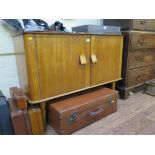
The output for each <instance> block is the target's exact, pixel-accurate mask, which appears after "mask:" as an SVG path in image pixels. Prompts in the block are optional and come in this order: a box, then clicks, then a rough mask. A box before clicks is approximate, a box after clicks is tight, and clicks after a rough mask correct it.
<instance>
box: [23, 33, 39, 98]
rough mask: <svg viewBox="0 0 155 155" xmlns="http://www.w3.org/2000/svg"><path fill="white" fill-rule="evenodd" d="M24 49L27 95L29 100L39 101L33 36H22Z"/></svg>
mask: <svg viewBox="0 0 155 155" xmlns="http://www.w3.org/2000/svg"><path fill="white" fill-rule="evenodd" d="M24 47H25V56H26V64H27V72H28V83H29V90H28V95H29V98H30V99H31V100H33V101H34V100H39V99H40V87H39V77H38V65H37V56H36V49H35V40H34V35H33V34H25V35H24Z"/></svg>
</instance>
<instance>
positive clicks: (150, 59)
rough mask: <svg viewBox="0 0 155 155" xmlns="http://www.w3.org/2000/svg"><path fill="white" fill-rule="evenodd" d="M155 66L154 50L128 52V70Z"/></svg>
mask: <svg viewBox="0 0 155 155" xmlns="http://www.w3.org/2000/svg"><path fill="white" fill-rule="evenodd" d="M152 64H155V49H148V50H135V51H130V52H129V69H134V68H139V67H144V66H147V65H152Z"/></svg>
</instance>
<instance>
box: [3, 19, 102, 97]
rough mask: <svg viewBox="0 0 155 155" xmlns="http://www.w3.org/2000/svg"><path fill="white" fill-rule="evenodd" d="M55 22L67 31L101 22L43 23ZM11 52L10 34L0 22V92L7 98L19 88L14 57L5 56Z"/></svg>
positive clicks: (82, 20)
mask: <svg viewBox="0 0 155 155" xmlns="http://www.w3.org/2000/svg"><path fill="white" fill-rule="evenodd" d="M56 20H59V21H60V22H62V23H63V24H64V26H65V27H66V28H67V29H68V30H69V31H71V27H74V26H79V25H85V24H94V25H95V24H96V25H100V24H102V20H99V19H76V20H75V19H73V20H72V19H68V20H60V19H55V20H45V21H47V22H48V23H49V24H50V25H51V24H52V23H54V21H56ZM13 52H14V46H13V39H12V35H11V32H10V31H8V29H6V27H5V26H3V22H2V21H1V20H0V90H2V91H3V93H4V95H6V96H7V97H9V88H10V87H12V86H19V80H18V73H17V67H16V59H15V55H7V53H13ZM2 53H3V55H2Z"/></svg>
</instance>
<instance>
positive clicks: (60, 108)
mask: <svg viewBox="0 0 155 155" xmlns="http://www.w3.org/2000/svg"><path fill="white" fill-rule="evenodd" d="M116 110H117V92H116V91H115V90H111V89H108V88H104V89H101V90H97V91H95V92H91V93H87V94H84V95H81V96H77V97H73V98H70V99H66V100H63V101H59V102H56V103H54V104H50V105H49V109H48V111H49V113H48V121H49V123H50V124H51V126H52V127H53V128H54V129H55V130H56V131H57V132H58V133H59V134H70V133H72V132H74V131H76V130H78V129H80V128H82V127H84V126H86V125H88V124H91V123H93V122H95V121H97V120H99V119H101V118H103V117H104V116H106V115H108V114H111V113H113V112H115V111H116Z"/></svg>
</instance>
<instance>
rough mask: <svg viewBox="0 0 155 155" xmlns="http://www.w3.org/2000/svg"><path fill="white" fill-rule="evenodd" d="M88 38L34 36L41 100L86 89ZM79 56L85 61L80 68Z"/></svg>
mask: <svg viewBox="0 0 155 155" xmlns="http://www.w3.org/2000/svg"><path fill="white" fill-rule="evenodd" d="M87 39H90V36H89V35H76V36H74V35H48V34H35V41H36V51H37V60H38V72H39V81H40V92H41V98H47V97H49V96H56V95H60V94H64V93H67V92H71V91H74V90H78V89H81V88H85V87H89V86H90V61H89V56H90V42H87ZM80 55H84V56H85V57H86V61H87V62H86V65H81V64H80V61H79V58H80Z"/></svg>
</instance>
